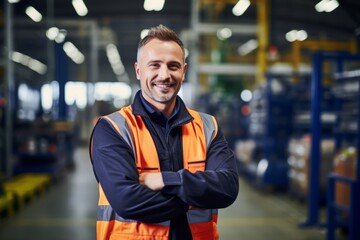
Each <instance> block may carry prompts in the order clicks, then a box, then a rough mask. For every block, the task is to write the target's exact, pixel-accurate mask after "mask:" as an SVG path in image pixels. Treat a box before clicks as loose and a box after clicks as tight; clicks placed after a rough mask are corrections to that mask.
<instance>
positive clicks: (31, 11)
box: [25, 6, 42, 22]
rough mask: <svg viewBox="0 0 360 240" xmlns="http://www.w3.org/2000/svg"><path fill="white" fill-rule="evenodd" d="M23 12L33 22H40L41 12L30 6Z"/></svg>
mask: <svg viewBox="0 0 360 240" xmlns="http://www.w3.org/2000/svg"><path fill="white" fill-rule="evenodd" d="M25 13H26V15H28V16H29V18H31V20H33V21H34V22H40V21H41V20H42V15H41V13H40V12H39V11H38V10H36V9H35V8H34V7H32V6H29V7H27V8H26V10H25Z"/></svg>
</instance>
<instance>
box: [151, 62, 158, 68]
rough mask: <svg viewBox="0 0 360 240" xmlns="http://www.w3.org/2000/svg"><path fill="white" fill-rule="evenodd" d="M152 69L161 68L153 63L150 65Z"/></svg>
mask: <svg viewBox="0 0 360 240" xmlns="http://www.w3.org/2000/svg"><path fill="white" fill-rule="evenodd" d="M150 67H152V68H157V67H159V64H157V63H153V64H150Z"/></svg>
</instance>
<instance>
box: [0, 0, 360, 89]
mask: <svg viewBox="0 0 360 240" xmlns="http://www.w3.org/2000/svg"><path fill="white" fill-rule="evenodd" d="M194 1H196V0H194ZM194 1H191V0H182V1H174V0H167V1H166V2H165V4H164V8H163V9H162V10H161V11H150V12H148V11H145V10H144V7H143V4H144V0H133V1H119V0H117V1H115V0H101V1H99V0H84V2H85V4H86V6H87V8H88V14H87V15H86V16H83V17H80V16H78V15H77V14H76V12H75V10H74V8H73V6H72V4H71V0H66V1H64V0H47V1H44V0H21V1H19V2H17V3H14V4H12V6H11V8H12V12H13V17H12V29H13V31H12V35H13V37H12V40H13V50H14V51H18V52H22V53H24V54H26V55H28V56H31V57H33V58H35V59H37V60H39V61H41V62H43V63H45V64H47V65H48V67H49V68H48V69H50V70H51V64H50V62H49V58H51V56H53V55H52V54H53V53H52V51H53V50H52V49H53V48H52V45H51V44H49V40H48V39H47V38H46V36H45V31H46V29H48V28H49V27H53V26H57V27H59V28H62V29H66V31H67V37H66V38H67V39H68V40H70V41H72V42H73V43H74V44H75V45H76V46H77V47H78V49H79V50H80V51H81V52H83V54H84V55H85V62H84V63H83V64H80V65H77V64H75V63H73V62H71V61H70V70H71V72H72V73H71V74H70V79H69V80H80V81H87V80H88V79H89V78H91V74H92V73H93V72H92V70H93V69H91V66H93V65H91V63H94V61H95V63H96V64H97V65H98V69H97V76H98V77H97V78H96V79H94V80H95V81H130V82H131V81H135V80H136V79H135V76H134V73H133V63H134V62H135V57H136V48H137V43H138V41H139V39H140V32H141V30H143V29H145V28H149V27H151V26H155V25H158V24H164V25H167V26H169V27H171V28H173V29H174V30H175V31H176V32H178V33H179V34H180V35H181V36H182V37H184V40H185V43H186V44H191V40H192V38H191V37H189V36H193V35H191V34H193V31H194V29H193V26H194V12H193V11H192V9H193V7H194V6H195V3H196V2H194ZM236 2H237V0H213V1H210V0H198V1H197V3H198V4H199V5H198V6H199V9H198V12H196V18H197V20H198V21H199V22H204V21H206V22H209V23H212V24H213V26H215V25H216V26H223V27H226V26H227V25H231V26H238V28H240V29H241V28H245V27H246V26H254V27H255V26H257V24H258V21H257V20H258V18H257V14H258V12H257V11H256V4H252V5H251V6H250V8H249V9H248V10H247V11H246V12H245V13H244V14H243V15H241V16H234V15H233V14H232V12H231V10H232V8H233V6H234V5H235V4H236ZM252 2H256V1H252ZM268 2H269V16H268V20H269V26H268V27H269V44H270V45H272V46H275V47H276V48H277V49H278V50H279V52H280V54H281V53H282V52H286V51H289V49H290V48H291V44H290V43H289V42H288V41H286V40H285V34H286V33H287V32H288V31H290V30H292V29H304V30H306V31H307V33H308V37H309V39H316V40H321V39H322V40H332V41H349V40H350V39H356V37H357V39H359V35H360V33H359V32H360V28H359V27H360V2H359V1H358V0H338V2H339V4H340V6H339V7H338V8H337V9H335V11H333V12H330V13H324V12H323V13H318V12H316V11H315V8H314V6H315V4H316V3H317V2H319V0H269V1H268ZM30 5H31V6H33V7H34V8H36V9H37V10H38V11H39V12H40V13H42V15H43V20H42V21H41V22H33V21H32V20H31V19H30V18H29V17H28V16H27V15H26V14H25V9H26V8H27V7H28V6H30ZM6 8H7V5H6V4H3V5H2V9H1V13H2V15H3V19H5V21H3V24H2V25H3V28H1V30H0V31H1V33H0V37H1V42H0V43H1V44H3V45H5V44H6V37H7V35H6V31H5V26H6V23H7V21H9V19H7V16H8V15H7V14H6V11H7V10H6ZM254 37H255V38H256V35H253V36H251V34H244V35H241V34H239V36H234V37H233V38H232V40H231V41H228V44H229V45H233V46H234V47H237V46H238V45H240V44H242V43H244V42H245V41H247V40H248V39H250V38H254ZM94 39H95V40H94ZM208 40H209V39H208V38H201V37H200V38H199V42H196V43H195V45H194V46H205V51H207V50H208V51H211V49H206V46H207V43H206V42H201V41H208ZM358 41H359V40H358ZM109 43H113V44H114V45H115V46H117V48H118V51H119V53H120V55H121V60H122V62H123V64H124V66H125V70H126V72H127V75H126V77H124V78H123V79H121V78H120V79H119V78H116V77H115V75H114V74H113V72H112V70H111V67H110V64H109V62H108V59H107V57H106V54H105V47H106V45H107V44H109ZM208 45H209V46H212V45H211V44H208ZM94 48H95V53H94ZM2 53H3V59H4V55H5V51H3V52H2ZM190 54H191V52H190ZM94 57H96V60H94V59H93V58H94ZM2 63H4V61H2ZM3 65H4V64H3ZM85 66H90V68H89V67H85ZM16 74H17V77H16V79H17V81H31V82H33V83H39V84H40V83H41V82H43V81H48V80H51V79H49V75H43V76H42V75H40V74H37V73H28V70H25V69H21V67H19V66H17V71H16ZM19 79H20V80H19Z"/></svg>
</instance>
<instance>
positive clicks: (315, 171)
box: [302, 52, 360, 239]
mask: <svg viewBox="0 0 360 240" xmlns="http://www.w3.org/2000/svg"><path fill="white" fill-rule="evenodd" d="M325 60H327V61H332V62H335V64H336V71H337V72H343V71H344V63H345V62H349V61H359V60H360V55H353V54H348V53H328V52H316V53H314V54H313V57H312V63H313V71H312V81H311V100H312V101H311V127H310V131H311V137H312V147H311V150H310V176H309V195H308V214H307V219H306V221H305V222H304V223H303V224H302V226H304V227H311V226H319V225H322V224H321V223H320V221H319V202H320V193H319V191H318V187H319V171H320V167H321V166H320V154H321V152H320V151H321V149H320V142H321V138H322V136H321V113H322V109H321V99H322V93H323V85H322V79H323V71H322V69H323V62H324V61H325ZM357 144H358V146H357V148H358V149H359V142H358V143H357ZM357 168H358V169H357V176H359V172H360V170H359V165H358V167H357ZM336 180H339V181H341V179H340V178H338V179H336ZM329 181H330V183H329V186H328V189H329V192H331V191H333V190H334V188H333V187H332V186H331V184H332V182H331V181H335V178H334V177H332V175H331V176H330V180H329ZM355 182H357V183H355V184H354V185H355V187H354V189H355V190H357V192H358V189H359V187H358V185H359V184H358V180H357V181H355ZM355 197H358V194H356V196H355ZM327 202H328V204H329V206H330V208H331V205H332V203H331V199H327ZM357 216H359V214H357ZM328 217H329V220H328V221H329V222H330V224H329V223H328V226H330V228H332V229H331V230H330V231H331V232H332V231H334V226H335V223H334V222H332V221H331V218H332V217H333V216H331V215H330V216H328ZM355 220H356V219H355ZM357 221H358V220H357ZM355 223H357V224H359V222H355ZM330 235H331V233H330V234H329V236H330ZM329 239H332V238H330V237H329ZM354 239H355V238H354Z"/></svg>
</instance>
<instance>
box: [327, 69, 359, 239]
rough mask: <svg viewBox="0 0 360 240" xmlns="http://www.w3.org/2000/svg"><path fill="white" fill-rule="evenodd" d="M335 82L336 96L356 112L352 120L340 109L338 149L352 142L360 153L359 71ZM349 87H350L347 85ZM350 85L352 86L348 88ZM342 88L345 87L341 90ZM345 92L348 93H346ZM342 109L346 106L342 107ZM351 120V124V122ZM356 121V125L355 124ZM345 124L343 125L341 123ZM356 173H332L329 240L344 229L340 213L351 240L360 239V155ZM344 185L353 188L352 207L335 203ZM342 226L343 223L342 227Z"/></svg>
mask: <svg viewBox="0 0 360 240" xmlns="http://www.w3.org/2000/svg"><path fill="white" fill-rule="evenodd" d="M335 79H336V82H337V83H338V84H339V85H340V87H337V88H335V94H336V95H337V96H338V97H339V98H340V101H341V100H343V99H350V100H349V101H350V103H355V105H353V106H351V108H353V107H354V109H353V110H352V111H351V118H350V119H349V117H348V116H346V115H345V114H344V112H343V110H342V107H341V106H339V118H340V119H339V134H338V137H337V139H336V140H337V146H338V147H339V148H340V145H341V142H343V141H349V142H351V144H354V145H355V146H356V149H357V151H359V149H360V141H359V136H360V116H359V111H360V69H359V70H355V71H349V72H346V71H345V72H342V73H340V74H337V75H336V76H335ZM346 83H347V84H348V85H347V86H350V88H349V87H344V86H346V85H345V84H346ZM349 84H350V85H349ZM341 86H342V87H341ZM345 89H346V90H345ZM340 105H343V103H340ZM349 120H350V121H349ZM353 121H354V122H353ZM342 122H343V123H342ZM356 154H357V158H356V163H357V164H355V166H356V169H355V179H351V178H349V177H345V176H341V175H338V174H335V173H332V174H331V175H330V176H329V178H328V182H329V187H328V201H329V202H328V221H327V240H334V239H335V229H336V228H337V227H338V226H339V225H344V223H343V221H342V220H343V219H341V218H340V219H338V217H337V215H338V214H337V213H338V212H343V213H346V214H347V215H348V218H347V219H345V227H348V230H349V231H348V233H349V240H357V239H360V229H359V228H358V226H359V225H360V205H359V202H360V181H359V178H360V165H359V163H360V155H359V152H357V153H356ZM337 182H341V183H345V184H347V185H349V186H350V204H349V206H344V205H342V204H339V203H336V199H335V195H336V183H337ZM339 222H340V223H339Z"/></svg>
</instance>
